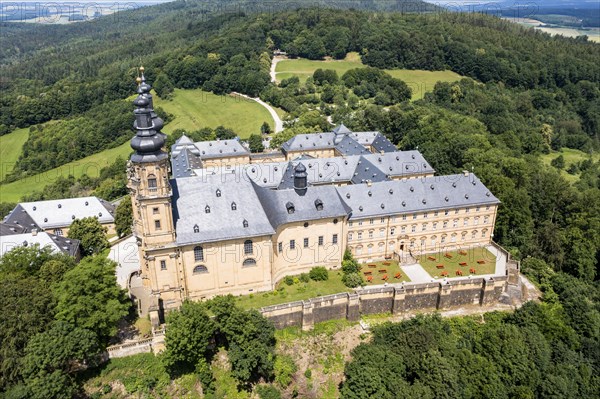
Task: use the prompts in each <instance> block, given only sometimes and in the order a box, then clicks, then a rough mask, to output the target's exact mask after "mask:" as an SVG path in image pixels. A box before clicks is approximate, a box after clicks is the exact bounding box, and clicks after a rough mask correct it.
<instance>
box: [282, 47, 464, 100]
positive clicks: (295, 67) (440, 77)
mask: <svg viewBox="0 0 600 399" xmlns="http://www.w3.org/2000/svg"><path fill="white" fill-rule="evenodd" d="M363 66H364V64H363V63H362V62H361V60H360V57H359V56H358V54H357V53H348V55H347V56H346V58H345V59H344V60H325V61H312V60H306V59H302V58H299V59H293V60H283V61H280V62H279V63H278V64H277V67H276V69H275V72H276V74H277V80H278V81H281V80H283V79H287V78H290V77H292V76H298V77H299V78H300V81H301V82H305V81H306V79H307V78H308V77H309V76H312V74H313V73H314V72H315V71H316V70H317V69H319V68H322V69H333V70H335V71H336V72H337V73H338V76H342V75H343V74H344V73H345V72H346V71H348V70H350V69H354V68H360V67H363ZM385 71H386V72H387V73H389V74H390V75H392V76H393V77H395V78H398V79H401V80H403V81H405V82H406V84H408V85H409V87H410V88H411V89H412V91H413V94H412V100H413V101H414V100H419V99H421V98H423V95H424V94H425V93H426V92H430V91H432V90H433V86H434V85H435V84H436V83H437V82H438V81H442V82H455V81H457V80H459V79H461V77H462V76H461V75H459V74H457V73H455V72H452V71H424V70H409V69H386V70H385Z"/></svg>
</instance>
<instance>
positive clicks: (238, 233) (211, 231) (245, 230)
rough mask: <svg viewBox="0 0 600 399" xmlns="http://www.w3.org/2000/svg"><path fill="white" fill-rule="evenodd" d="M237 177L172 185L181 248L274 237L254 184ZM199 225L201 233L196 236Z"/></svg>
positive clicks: (187, 180) (186, 180) (203, 178)
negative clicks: (192, 245)
mask: <svg viewBox="0 0 600 399" xmlns="http://www.w3.org/2000/svg"><path fill="white" fill-rule="evenodd" d="M236 176H237V175H236V174H233V173H230V174H217V175H206V176H197V177H190V178H184V179H175V180H173V181H172V187H173V213H174V219H175V230H176V233H177V244H178V245H182V244H190V243H203V242H214V241H220V240H230V239H235V238H244V237H256V236H264V235H271V234H273V233H274V230H273V227H272V226H271V224H270V223H269V220H268V218H267V215H266V214H265V211H264V210H263V207H262V205H261V203H260V201H259V199H258V197H257V195H256V192H255V191H254V188H253V185H252V183H251V182H250V181H249V180H248V179H238V178H236ZM217 190H220V196H217ZM232 203H235V205H236V209H235V210H232V206H231V205H232ZM207 206H208V207H209V210H210V212H209V213H207V212H206V207H207ZM244 221H247V222H248V227H244ZM196 225H197V226H198V228H199V233H194V226H196Z"/></svg>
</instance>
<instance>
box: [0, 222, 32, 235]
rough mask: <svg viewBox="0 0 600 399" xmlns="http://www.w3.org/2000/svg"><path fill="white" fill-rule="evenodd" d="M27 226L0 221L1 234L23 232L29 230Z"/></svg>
mask: <svg viewBox="0 0 600 399" xmlns="http://www.w3.org/2000/svg"><path fill="white" fill-rule="evenodd" d="M28 229H29V228H28V227H27V226H22V225H20V224H12V223H0V236H9V235H14V234H23V233H27V231H28Z"/></svg>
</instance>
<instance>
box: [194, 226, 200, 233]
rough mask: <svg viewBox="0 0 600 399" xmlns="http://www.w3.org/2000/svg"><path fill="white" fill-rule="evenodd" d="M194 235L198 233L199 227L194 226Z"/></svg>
mask: <svg viewBox="0 0 600 399" xmlns="http://www.w3.org/2000/svg"><path fill="white" fill-rule="evenodd" d="M194 233H200V227H198V225H197V224H195V225H194Z"/></svg>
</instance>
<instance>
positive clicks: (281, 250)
mask: <svg viewBox="0 0 600 399" xmlns="http://www.w3.org/2000/svg"><path fill="white" fill-rule="evenodd" d="M277 250H278V251H279V253H282V252H283V243H282V242H281V241H280V242H279V243H277Z"/></svg>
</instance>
